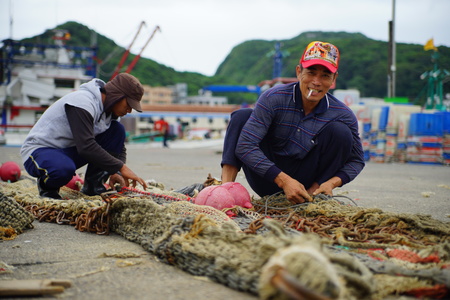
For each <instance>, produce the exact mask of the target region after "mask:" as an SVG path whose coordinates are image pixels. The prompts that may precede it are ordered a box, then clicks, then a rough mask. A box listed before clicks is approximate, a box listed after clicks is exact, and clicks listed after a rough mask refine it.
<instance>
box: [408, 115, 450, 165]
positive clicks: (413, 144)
mask: <svg viewBox="0 0 450 300" xmlns="http://www.w3.org/2000/svg"><path fill="white" fill-rule="evenodd" d="M443 120H444V115H443V114H442V113H433V114H431V113H414V114H411V118H410V123H409V135H408V139H407V148H406V156H407V157H406V159H407V161H408V162H411V163H427V164H442V163H443V135H444V123H443Z"/></svg>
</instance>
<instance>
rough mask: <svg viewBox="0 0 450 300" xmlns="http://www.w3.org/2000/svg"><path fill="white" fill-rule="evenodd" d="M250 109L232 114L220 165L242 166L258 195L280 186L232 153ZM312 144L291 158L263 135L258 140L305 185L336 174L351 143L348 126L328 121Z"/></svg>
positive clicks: (325, 179)
mask: <svg viewBox="0 0 450 300" xmlns="http://www.w3.org/2000/svg"><path fill="white" fill-rule="evenodd" d="M251 113H252V109H250V108H244V109H240V110H237V111H234V112H233V113H232V114H231V118H230V123H229V124H228V128H227V132H226V136H225V141H224V148H223V154H222V165H224V164H228V165H232V166H235V167H237V168H238V169H239V170H240V169H241V168H242V169H243V170H244V173H245V176H246V179H247V181H248V183H249V185H250V186H251V188H252V189H253V190H254V191H255V192H256V193H257V194H258V195H259V196H260V197H263V196H266V195H272V194H275V193H277V192H279V191H281V189H280V188H279V187H278V186H277V185H276V184H275V183H274V182H270V181H268V180H266V179H265V178H263V177H261V176H259V175H258V174H256V173H255V172H253V171H252V170H251V169H250V168H249V167H248V166H246V165H244V164H243V163H242V161H240V160H239V159H238V158H237V157H236V155H235V149H236V147H237V142H238V139H239V136H240V133H241V131H242V127H243V126H244V125H245V123H246V122H247V120H248V118H249V117H250V114H251ZM315 145H316V146H315V147H314V148H313V149H312V150H311V151H310V152H309V153H308V154H307V155H306V156H305V157H304V158H303V159H293V158H290V157H286V156H279V155H277V154H275V153H274V152H273V151H272V149H271V145H270V143H269V142H267V141H266V140H265V139H263V140H262V141H261V143H260V148H261V150H262V151H263V152H264V154H265V155H266V156H267V158H268V159H270V160H271V161H272V162H274V163H275V165H276V166H277V167H278V168H280V169H281V170H282V171H283V172H285V173H286V174H288V175H289V176H291V177H292V178H295V179H296V180H297V181H299V182H300V183H302V184H303V185H304V186H305V188H306V189H308V188H309V187H311V186H312V184H313V183H314V182H317V183H318V184H322V183H323V182H325V181H327V180H328V179H330V178H332V177H333V176H335V174H336V173H337V171H338V170H339V169H340V168H342V166H343V165H344V163H345V162H346V161H347V160H348V158H349V157H350V154H351V149H352V146H353V138H352V133H351V131H350V128H348V126H347V125H345V124H344V123H342V122H338V121H336V122H330V123H329V124H327V125H326V126H325V127H324V128H323V129H322V131H321V132H320V133H319V134H318V135H317V136H316V137H315Z"/></svg>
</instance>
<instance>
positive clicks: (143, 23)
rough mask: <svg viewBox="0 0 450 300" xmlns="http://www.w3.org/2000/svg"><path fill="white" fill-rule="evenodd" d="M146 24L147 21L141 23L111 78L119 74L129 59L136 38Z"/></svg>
mask: <svg viewBox="0 0 450 300" xmlns="http://www.w3.org/2000/svg"><path fill="white" fill-rule="evenodd" d="M144 25H145V22H144V21H142V22H141V24H140V25H139V28H138V31H137V32H136V34H135V35H134V38H133V40H132V41H131V43H130V45H129V46H128V48H127V50H126V51H125V52H124V53H123V55H122V58H121V59H120V62H119V64H118V65H117V67H116V69H115V70H114V73H113V74H112V76H111V78H110V80H111V79H113V78H114V77H116V76H117V74H119V72H120V69H121V68H122V66H123V64H124V63H125V60H126V59H127V57H128V55H129V54H130V49H131V47H132V46H133V44H134V42H135V41H136V38H137V37H138V35H139V32H141V29H142V27H143V26H144Z"/></svg>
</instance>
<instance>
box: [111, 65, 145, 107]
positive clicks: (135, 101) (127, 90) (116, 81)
mask: <svg viewBox="0 0 450 300" xmlns="http://www.w3.org/2000/svg"><path fill="white" fill-rule="evenodd" d="M105 90H106V94H107V95H108V94H110V95H117V94H122V95H123V96H124V97H126V98H127V103H128V105H129V106H130V107H131V108H132V109H134V110H136V111H138V112H142V107H141V99H142V95H144V87H143V86H142V84H141V83H140V82H139V79H137V78H136V77H134V76H133V75H131V74H128V73H120V74H117V76H116V77H114V78H113V79H112V80H111V81H109V82H108V83H106V85H105ZM114 98H115V97H114Z"/></svg>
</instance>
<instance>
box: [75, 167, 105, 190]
mask: <svg viewBox="0 0 450 300" xmlns="http://www.w3.org/2000/svg"><path fill="white" fill-rule="evenodd" d="M108 178H109V173H108V172H106V171H103V170H102V169H100V168H98V167H96V166H94V165H91V164H89V165H88V167H87V170H86V174H85V176H84V184H83V188H82V189H81V192H82V193H83V194H85V195H88V196H96V195H100V194H102V193H105V192H107V189H106V187H105V185H104V184H105V182H106V180H108Z"/></svg>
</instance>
